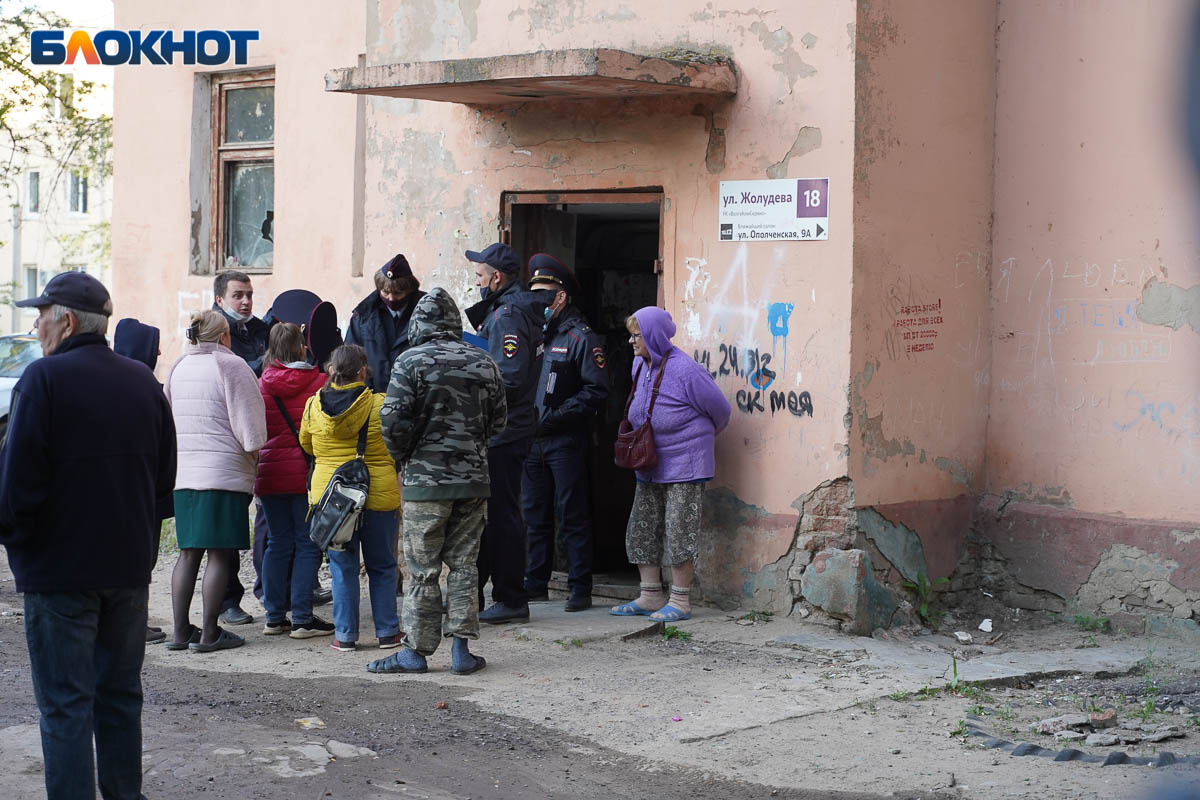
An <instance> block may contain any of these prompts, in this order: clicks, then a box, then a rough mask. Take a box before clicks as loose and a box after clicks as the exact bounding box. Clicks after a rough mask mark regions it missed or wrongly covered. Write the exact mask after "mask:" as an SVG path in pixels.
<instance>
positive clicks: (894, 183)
mask: <svg viewBox="0 0 1200 800" xmlns="http://www.w3.org/2000/svg"><path fill="white" fill-rule="evenodd" d="M935 11H936V13H934V12H935ZM994 28H995V13H994V7H993V6H992V4H991V3H982V2H979V3H949V2H939V3H929V2H924V3H919V2H891V3H877V2H870V3H868V2H862V3H859V8H858V19H857V41H858V53H857V59H858V68H857V85H856V111H855V113H856V132H855V136H856V152H855V184H854V200H855V204H854V275H853V284H854V314H853V317H852V322H851V330H852V344H851V361H852V365H853V366H852V375H851V384H850V392H851V395H850V415H851V419H850V426H851V427H850V476H851V477H852V478H853V479H854V492H855V501H856V504H857V505H859V506H869V505H885V504H891V503H911V502H914V501H927V500H940V499H946V498H953V497H956V496H959V495H963V494H967V493H971V492H973V491H977V490H978V489H980V488H981V487H982V485H983V469H984V437H985V432H986V423H987V400H988V363H989V360H990V351H989V348H990V339H989V333H988V331H989V327H988V266H989V259H990V215H991V204H992V169H991V162H992V132H993V116H992V113H993V96H994V75H995V65H994V60H993V45H992V41H993V35H994ZM912 306H918V307H925V310H920V309H917V310H912V309H910V308H909V307H912ZM908 323H912V324H911V325H909V324H908ZM908 337H911V338H908ZM913 346H918V347H917V348H914V347H913ZM927 347H928V348H930V349H923V348H927ZM965 532H966V531H965V527H959V528H953V527H947V528H946V529H945V530H942V529H940V528H939V527H938V526H925V527H924V529H923V530H920V531H919V533H920V535H921V536H922V538H925V539H926V548H927V549H931V548H932V549H936V550H939V551H942V550H946V549H947V545H946V543H945V542H931V541H929V539H930V538H931V537H932V538H939V537H943V536H949V537H954V538H955V539H961V537H963V536H965ZM949 549H950V550H951V551H952V552H953V551H954V550H956V548H955V547H950V548H949ZM951 563H952V561H951Z"/></svg>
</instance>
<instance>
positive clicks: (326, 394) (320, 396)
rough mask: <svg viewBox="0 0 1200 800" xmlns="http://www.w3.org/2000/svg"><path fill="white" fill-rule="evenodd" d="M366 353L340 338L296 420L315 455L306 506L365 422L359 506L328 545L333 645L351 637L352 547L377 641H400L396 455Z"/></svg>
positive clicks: (350, 643) (354, 610)
mask: <svg viewBox="0 0 1200 800" xmlns="http://www.w3.org/2000/svg"><path fill="white" fill-rule="evenodd" d="M366 379H367V354H366V351H365V350H363V349H362V348H361V347H359V346H358V345H356V344H347V345H342V346H341V347H339V348H338V349H337V350H334V351H333V355H332V356H331V357H330V359H329V383H328V384H327V385H326V386H325V388H323V389H321V390H320V391H319V392H317V393H316V394H315V395H313V396H312V397H310V398H309V399H308V403H307V404H306V405H305V406H304V417H303V419H302V421H301V424H300V446H301V447H303V448H304V449H305V451H307V452H308V453H311V454H312V455H313V456H314V459H315V466H314V467H313V474H312V481H311V483H310V485H309V490H308V502H309V504H310V505H312V504H314V503H316V502H317V501H318V500H320V499H321V495H322V494H324V492H325V487H326V486H328V485H329V479H330V478H331V477H333V473H334V471H335V470H337V468H338V467H340V466H342V465H343V464H345V463H346V462H347V461H349V460H351V459H352V458H354V457H355V455H356V453H357V452H358V432H359V431H360V430H361V429H362V426H363V425H364V424H366V425H367V446H366V454H365V456H364V460H365V461H366V463H367V471H368V472H369V473H370V475H371V484H370V488H369V489H368V490H367V507H366V510H365V511H364V512H363V516H362V522H361V525H360V527H359V529H358V531H357V532H356V533H355V534H354V537H353V538H351V540H350V541H349V542H348V543H347V544H346V549H345V550H343V551H341V552H339V551H337V550H330V551H329V571H330V574H332V575H333V624H334V640H333V644H332V647H333V649H334V650H341V651H350V650H354V649H355V647H356V645H357V643H358V552H359V549H360V548H361V549H362V560H363V563H364V564H365V565H366V568H367V585H368V589H369V592H370V595H371V617H372V619H373V620H374V622H375V635H376V636H377V637H379V647H380V648H381V649H384V650H386V649H390V648H393V647H398V646H399V645H400V639H401V638H402V636H403V634H402V633H401V632H400V618H399V616H398V615H397V613H396V554H395V551H394V550H393V547H392V545H393V539H394V538H395V534H396V526H397V525H398V524H399V521H400V519H399V514H400V512H399V509H400V490H399V488H398V487H397V485H396V462H394V461H393V460H392V457H391V456H390V455H388V451H387V448H386V447H385V446H384V444H383V437H382V436H381V435H380V433H379V409H380V408H381V407H382V406H383V397H384V396H383V394H376V393H374V392H372V391H371V390H370V389H368V388H367V386H366V383H365V381H366Z"/></svg>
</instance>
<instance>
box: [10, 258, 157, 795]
mask: <svg viewBox="0 0 1200 800" xmlns="http://www.w3.org/2000/svg"><path fill="white" fill-rule="evenodd" d="M17 305H19V306H33V307H35V308H37V309H38V312H39V315H38V320H37V335H38V339H39V340H40V341H41V343H42V352H43V353H45V357H44V358H41V359H39V360H37V361H35V362H33V363H32V364H30V365H29V367H28V368H26V370H25V373H24V374H23V375H22V376H21V380H20V381H18V382H17V385H16V388H15V389H13V395H12V411H11V417H10V422H9V426H8V435H7V437H6V439H5V441H4V444H3V446H2V447H0V544H3V545H4V546H5V547H6V548H7V549H8V561H9V564H10V566H11V567H12V571H13V575H14V576H15V578H16V584H17V591H19V592H24V593H25V637H26V640H27V641H28V643H29V662H30V672H31V673H32V677H33V690H34V695H35V696H36V698H37V704H38V710H39V711H41V732H42V755H43V757H44V759H45V781H46V794H47V796H48V797H49V798H51V800H57V799H58V798H64V799H65V798H81V797H95V796H96V772H99V778H100V792H101V794H102V795H103V796H104V797H106V798H123V800H124V799H127V800H135V798H138V797H140V796H141V786H142V680H141V669H142V660H143V658H144V657H145V643H144V641H143V636H144V632H145V629H146V606H147V600H148V596H149V591H148V590H149V585H150V570H151V568H152V566H153V564H154V560H155V556H156V554H157V552H158V535H159V520H160V518H161V516H162V514H163V513H164V511H165V510H166V509H167V508H168V507H169V506H168V504H169V503H170V502H171V492H172V490H173V489H174V488H175V425H174V422H173V421H172V417H171V409H170V407H169V406H168V405H167V400H166V397H165V396H164V395H163V391H162V387H160V386H159V384H158V381H156V380H155V379H154V374H153V373H152V372H151V371H150V369H149V368H148V367H147V366H146V365H145V364H141V363H138V362H136V361H134V360H132V359H128V358H124V357H122V356H119V355H117V354H116V353H114V352H113V351H112V350H110V349H109V347H108V343H107V341H106V340H105V338H104V335H105V333H106V331H107V330H108V319H109V316H110V315H111V314H112V301H111V300H110V299H109V296H108V290H106V289H105V288H104V286H103V285H102V284H101V283H100V282H99V281H98V280H96V279H95V278H93V277H91V276H90V275H86V274H84V273H79V272H68V273H64V274H62V275H58V276H56V277H55V278H54V279H53V280H51V281H50V282H49V283H47V284H46V288H45V291H43V292H42V294H41V295H40V296H38V297H34V298H31V299H29V300H22V301H21V302H19V303H18V304H17ZM93 739H94V740H95V753H96V758H95V761H94V760H93V757H92V753H93V749H92V747H93ZM93 764H95V767H96V769H94V768H93Z"/></svg>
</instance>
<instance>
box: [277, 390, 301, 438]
mask: <svg viewBox="0 0 1200 800" xmlns="http://www.w3.org/2000/svg"><path fill="white" fill-rule="evenodd" d="M271 399H272V400H274V401H275V406H276V407H277V408H278V409H279V413H280V414H282V415H283V421H284V423H286V424H287V426H288V430H289V431H291V432H292V436H295V437H296V444H300V431H299V430H297V429H296V423H294V422H292V415H291V414H289V413H288V410H287V406H285V405H284V404H283V400H281V399H279V395H277V394H273V395H271Z"/></svg>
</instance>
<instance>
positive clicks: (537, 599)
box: [525, 589, 550, 603]
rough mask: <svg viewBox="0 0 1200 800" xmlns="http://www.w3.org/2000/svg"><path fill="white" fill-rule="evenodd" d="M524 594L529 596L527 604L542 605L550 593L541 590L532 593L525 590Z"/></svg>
mask: <svg viewBox="0 0 1200 800" xmlns="http://www.w3.org/2000/svg"><path fill="white" fill-rule="evenodd" d="M525 594H527V595H529V602H531V603H544V602H546V601H547V600H549V599H550V593H549V592H547V591H546V590H545V589H542V590H541V591H540V592H534V591H530V590H529V589H526V590H525Z"/></svg>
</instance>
